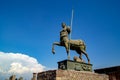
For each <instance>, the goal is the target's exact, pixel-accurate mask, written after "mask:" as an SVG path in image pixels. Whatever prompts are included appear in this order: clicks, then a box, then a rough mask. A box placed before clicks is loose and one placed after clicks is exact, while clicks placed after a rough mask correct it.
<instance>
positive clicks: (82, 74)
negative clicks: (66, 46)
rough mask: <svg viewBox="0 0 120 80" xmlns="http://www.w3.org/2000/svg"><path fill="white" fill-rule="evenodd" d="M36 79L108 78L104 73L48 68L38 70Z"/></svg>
mask: <svg viewBox="0 0 120 80" xmlns="http://www.w3.org/2000/svg"><path fill="white" fill-rule="evenodd" d="M37 80H109V79H108V76H107V75H105V74H97V73H94V72H89V71H75V70H49V71H45V72H40V73H38V75H37Z"/></svg>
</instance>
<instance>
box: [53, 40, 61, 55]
mask: <svg viewBox="0 0 120 80" xmlns="http://www.w3.org/2000/svg"><path fill="white" fill-rule="evenodd" d="M55 45H58V46H61V44H60V43H59V42H54V43H53V45H52V53H53V54H55V50H54V46H55Z"/></svg>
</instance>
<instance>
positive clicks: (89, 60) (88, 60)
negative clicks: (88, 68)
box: [82, 50, 90, 64]
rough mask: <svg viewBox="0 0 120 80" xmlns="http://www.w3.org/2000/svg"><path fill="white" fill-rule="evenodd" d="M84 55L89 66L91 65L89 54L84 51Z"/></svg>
mask: <svg viewBox="0 0 120 80" xmlns="http://www.w3.org/2000/svg"><path fill="white" fill-rule="evenodd" d="M82 53H83V54H84V55H85V56H86V57H87V60H88V64H90V59H89V57H88V54H87V53H86V52H85V51H84V50H82Z"/></svg>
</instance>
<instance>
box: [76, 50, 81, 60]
mask: <svg viewBox="0 0 120 80" xmlns="http://www.w3.org/2000/svg"><path fill="white" fill-rule="evenodd" d="M76 52H77V53H78V54H79V55H80V56H79V58H80V59H81V60H82V53H81V51H78V50H76Z"/></svg>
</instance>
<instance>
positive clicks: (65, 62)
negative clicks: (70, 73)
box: [58, 60, 92, 71]
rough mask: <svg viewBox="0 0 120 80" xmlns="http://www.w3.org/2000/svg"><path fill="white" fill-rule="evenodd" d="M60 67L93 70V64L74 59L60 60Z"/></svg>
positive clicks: (63, 68)
mask: <svg viewBox="0 0 120 80" xmlns="http://www.w3.org/2000/svg"><path fill="white" fill-rule="evenodd" d="M58 69H62V70H76V71H92V64H88V63H84V62H76V61H72V60H63V61H60V62H58Z"/></svg>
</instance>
